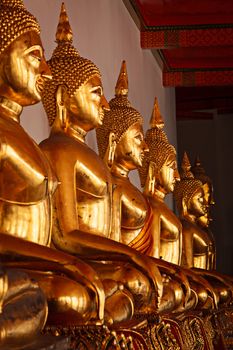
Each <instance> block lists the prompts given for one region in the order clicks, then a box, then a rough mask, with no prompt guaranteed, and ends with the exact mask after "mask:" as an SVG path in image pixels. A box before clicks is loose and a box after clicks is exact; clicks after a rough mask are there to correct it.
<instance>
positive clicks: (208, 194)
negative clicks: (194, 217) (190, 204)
mask: <svg viewBox="0 0 233 350" xmlns="http://www.w3.org/2000/svg"><path fill="white" fill-rule="evenodd" d="M202 187H203V190H204V194H205V200H206V203H208V204H209V205H213V204H214V198H213V188H212V186H211V185H210V184H209V183H207V182H206V183H204V184H203V186H202Z"/></svg>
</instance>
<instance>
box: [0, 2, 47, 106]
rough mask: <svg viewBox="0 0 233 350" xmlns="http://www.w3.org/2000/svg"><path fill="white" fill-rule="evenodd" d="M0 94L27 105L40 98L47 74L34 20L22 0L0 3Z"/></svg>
mask: <svg viewBox="0 0 233 350" xmlns="http://www.w3.org/2000/svg"><path fill="white" fill-rule="evenodd" d="M0 35H1V40H0V96H1V98H5V99H8V100H11V101H12V102H15V103H17V104H19V105H20V106H27V105H31V104H34V103H37V102H38V101H40V100H41V93H42V90H43V85H44V81H45V79H46V78H50V70H49V68H48V66H47V64H46V62H45V58H44V52H43V47H42V44H41V40H40V28H39V25H38V22H37V20H36V19H35V17H34V16H33V15H31V14H30V13H29V12H28V11H27V10H26V9H25V7H24V5H23V2H22V0H1V3H0Z"/></svg>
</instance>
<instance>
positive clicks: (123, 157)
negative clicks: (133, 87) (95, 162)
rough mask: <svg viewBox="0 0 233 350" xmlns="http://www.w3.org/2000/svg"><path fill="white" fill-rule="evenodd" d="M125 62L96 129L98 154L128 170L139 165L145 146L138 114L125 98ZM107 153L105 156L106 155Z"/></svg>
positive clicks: (126, 86)
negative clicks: (100, 124)
mask: <svg viewBox="0 0 233 350" xmlns="http://www.w3.org/2000/svg"><path fill="white" fill-rule="evenodd" d="M127 96H128V76H127V71H126V63H125V61H123V62H122V66H121V70H120V75H119V77H118V81H117V84H116V88H115V97H114V98H113V99H112V100H111V101H110V102H109V105H110V108H111V109H110V111H107V112H105V114H104V120H103V124H102V126H100V127H99V128H98V129H97V131H96V134H97V142H98V149H99V154H100V156H101V157H102V158H107V159H108V163H109V165H110V166H111V165H112V164H113V163H114V164H117V165H119V166H121V167H122V168H124V169H126V170H127V171H130V170H133V169H136V168H137V167H140V166H142V161H143V157H144V152H145V151H146V150H147V145H146V143H145V141H144V136H143V129H142V122H143V118H142V116H141V114H140V113H139V112H138V111H137V110H136V109H134V108H133V107H132V106H131V104H130V102H129V100H128V97H127ZM106 155H107V156H106Z"/></svg>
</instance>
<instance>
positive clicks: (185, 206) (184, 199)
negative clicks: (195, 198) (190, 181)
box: [182, 197, 188, 216]
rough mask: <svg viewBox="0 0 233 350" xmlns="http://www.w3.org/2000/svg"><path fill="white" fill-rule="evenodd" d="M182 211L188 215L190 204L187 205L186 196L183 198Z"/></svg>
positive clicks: (184, 214)
mask: <svg viewBox="0 0 233 350" xmlns="http://www.w3.org/2000/svg"><path fill="white" fill-rule="evenodd" d="M182 212H183V216H186V215H187V214H188V206H187V203H186V198H185V197H183V198H182Z"/></svg>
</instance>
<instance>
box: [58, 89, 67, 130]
mask: <svg viewBox="0 0 233 350" xmlns="http://www.w3.org/2000/svg"><path fill="white" fill-rule="evenodd" d="M66 92H67V87H66V86H65V85H59V86H58V88H57V91H56V106H57V118H58V120H59V122H60V125H61V127H62V129H66V128H67V114H66V107H65V103H64V98H65V94H66Z"/></svg>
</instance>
